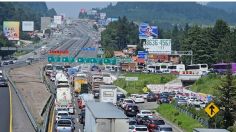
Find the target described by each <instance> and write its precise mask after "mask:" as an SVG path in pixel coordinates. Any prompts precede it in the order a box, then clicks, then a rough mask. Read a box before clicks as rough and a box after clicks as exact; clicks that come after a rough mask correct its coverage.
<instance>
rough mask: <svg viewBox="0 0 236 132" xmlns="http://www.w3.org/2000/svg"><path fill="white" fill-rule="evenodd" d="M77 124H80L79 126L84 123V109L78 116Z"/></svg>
mask: <svg viewBox="0 0 236 132" xmlns="http://www.w3.org/2000/svg"><path fill="white" fill-rule="evenodd" d="M79 122H80V124H84V123H85V109H82V110H81V112H80V114H79Z"/></svg>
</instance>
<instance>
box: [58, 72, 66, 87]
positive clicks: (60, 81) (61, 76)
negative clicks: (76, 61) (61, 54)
mask: <svg viewBox="0 0 236 132" xmlns="http://www.w3.org/2000/svg"><path fill="white" fill-rule="evenodd" d="M55 85H56V87H59V85H61V87H69V81H68V79H67V77H66V75H65V74H64V73H63V72H59V73H57V74H56V77H55Z"/></svg>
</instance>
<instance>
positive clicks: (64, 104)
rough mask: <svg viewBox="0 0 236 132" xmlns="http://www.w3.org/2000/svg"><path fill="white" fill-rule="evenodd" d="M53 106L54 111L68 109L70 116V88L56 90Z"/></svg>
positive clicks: (71, 110)
mask: <svg viewBox="0 0 236 132" xmlns="http://www.w3.org/2000/svg"><path fill="white" fill-rule="evenodd" d="M55 106H56V107H55V108H56V110H57V109H61V108H66V109H68V111H69V113H70V114H73V113H74V108H73V105H72V96H71V90H70V88H68V87H61V88H57V94H56V100H55Z"/></svg>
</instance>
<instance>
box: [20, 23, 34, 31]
mask: <svg viewBox="0 0 236 132" xmlns="http://www.w3.org/2000/svg"><path fill="white" fill-rule="evenodd" d="M22 31H29V32H30V31H34V22H33V21H22Z"/></svg>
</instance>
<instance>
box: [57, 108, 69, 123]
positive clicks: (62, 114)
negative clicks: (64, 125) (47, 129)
mask: <svg viewBox="0 0 236 132" xmlns="http://www.w3.org/2000/svg"><path fill="white" fill-rule="evenodd" d="M61 116H70V114H69V112H68V111H66V110H62V111H58V112H57V115H56V121H57V120H59V119H60V118H61Z"/></svg>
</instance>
